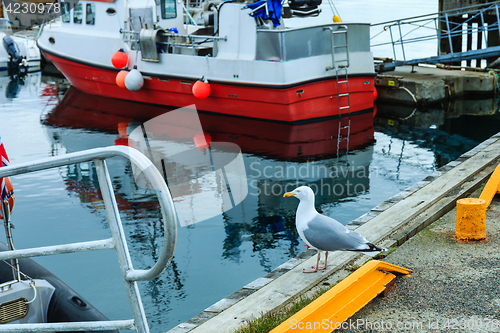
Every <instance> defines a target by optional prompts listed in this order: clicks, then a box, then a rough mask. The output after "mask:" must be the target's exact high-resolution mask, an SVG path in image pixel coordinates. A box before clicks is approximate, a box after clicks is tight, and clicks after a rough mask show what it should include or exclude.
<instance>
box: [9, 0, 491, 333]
mask: <svg viewBox="0 0 500 333" xmlns="http://www.w3.org/2000/svg"><path fill="white" fill-rule="evenodd" d="M335 5H336V7H337V9H338V10H339V12H340V13H341V14H342V18H343V20H344V21H360V20H361V21H365V22H372V23H374V22H382V21H387V20H392V19H395V18H402V17H408V16H415V15H421V14H427V13H432V12H436V11H437V5H438V4H437V1H430V0H425V1H421V2H419V3H415V2H409V1H384V2H382V3H381V2H373V1H362V2H352V1H336V2H335ZM327 8H328V7H327ZM360 8H363V9H362V10H360ZM394 8H398V11H397V13H396V12H395V10H394ZM325 11H326V9H325ZM330 19H331V18H328V20H330ZM424 49H425V48H422V47H420V48H418V47H417V48H413V51H416V53H418V52H420V51H422V50H424ZM427 50H432V52H435V47H434V44H431V45H430V47H429V48H428V49H427ZM408 52H410V51H408ZM374 54H375V55H376V56H387V53H386V51H384V50H374ZM479 109H480V110H481V111H480V114H478V110H479ZM166 111H167V110H166V109H164V108H160V107H152V106H146V105H143V104H135V103H129V102H124V101H117V100H111V99H106V98H100V97H96V96H91V95H87V94H84V93H82V92H79V91H78V90H76V89H74V88H70V87H69V85H68V84H67V82H65V81H64V80H62V79H60V78H57V77H50V76H46V75H42V74H41V73H35V74H31V75H29V76H28V77H27V78H26V79H25V80H24V82H20V81H10V80H9V78H6V77H0V117H1V118H0V119H2V121H1V122H0V136H1V137H2V140H3V142H4V144H5V147H6V149H7V153H8V154H9V158H10V161H11V163H12V164H17V163H21V162H27V161H33V160H37V159H42V158H47V157H50V156H58V155H63V154H66V153H70V152H75V151H81V150H84V149H90V148H95V147H105V146H110V145H117V144H128V142H129V140H128V139H130V138H131V137H132V136H133V132H134V130H135V129H137V128H140V126H141V124H143V125H144V124H147V123H148V120H150V119H151V118H153V117H155V116H160V115H162V114H163V113H165V112H166ZM199 122H200V124H201V127H202V129H203V132H204V133H208V134H209V135H210V136H211V139H212V141H213V142H229V143H232V144H233V145H236V146H237V147H239V149H240V150H241V161H242V163H243V165H244V167H245V173H244V175H243V176H242V177H241V179H240V180H241V181H242V184H243V183H244V185H245V186H246V188H247V189H248V195H246V197H245V198H244V200H243V201H242V202H240V203H239V204H237V205H236V206H235V207H234V208H232V209H222V208H221V207H222V205H223V204H222V202H221V198H220V197H218V196H214V194H213V193H214V191H215V193H217V191H216V190H220V188H219V185H220V184H218V183H215V182H213V181H211V180H210V179H207V178H204V176H203V175H206V174H207V172H208V171H210V170H209V167H208V169H207V166H206V165H192V163H191V164H190V163H187V162H186V159H182V158H181V159H177V160H174V161H172V163H170V164H169V167H170V170H171V171H172V172H173V173H174V176H173V177H174V178H176V179H178V180H179V181H178V182H177V183H175V182H172V179H170V181H169V185H171V188H172V189H173V191H174V190H175V192H176V194H177V196H176V197H175V204H176V209H177V210H178V213H179V214H180V215H181V216H182V219H180V220H182V222H181V224H180V225H179V228H178V243H177V247H176V252H175V256H174V259H173V260H172V263H171V265H170V266H169V267H168V269H167V270H166V272H165V273H164V274H163V275H161V276H160V277H159V278H157V279H155V280H153V281H149V282H143V283H140V286H139V287H140V290H141V295H142V297H143V302H144V306H145V310H146V315H147V317H148V320H149V325H150V328H151V331H152V332H155V333H157V332H165V331H168V330H169V329H170V328H172V327H174V326H175V325H177V324H179V323H181V322H184V321H186V320H189V319H190V318H191V317H193V316H195V315H197V314H198V313H200V312H201V311H203V310H204V309H205V308H207V307H209V306H210V305H212V304H213V303H215V302H217V301H218V300H220V299H221V298H223V297H225V296H227V295H229V294H231V293H233V292H235V291H236V290H238V289H240V288H241V287H242V286H244V285H245V284H247V283H249V282H251V281H253V280H255V279H256V278H259V277H261V276H263V275H265V274H266V273H267V272H270V271H271V270H273V269H274V268H276V267H277V266H279V265H280V264H282V263H283V262H285V261H287V260H288V259H290V258H292V257H294V256H296V255H297V254H299V253H301V252H303V251H304V249H305V248H304V244H303V243H302V241H301V240H300V238H299V236H298V235H297V232H296V230H295V224H294V213H295V209H296V207H297V204H298V202H297V201H296V200H294V199H293V198H291V199H284V198H283V197H282V196H283V193H284V192H285V191H287V190H291V189H293V188H294V187H295V186H297V185H302V184H308V185H310V186H311V187H312V188H313V189H314V190H315V192H316V206H317V208H318V210H320V211H322V212H323V213H324V214H326V215H328V216H331V217H334V218H336V219H337V220H339V221H340V222H341V223H344V224H347V223H348V222H349V221H351V220H353V219H356V218H357V217H359V216H360V215H362V214H364V213H366V212H367V211H368V210H370V209H371V208H373V207H374V206H376V205H378V204H380V203H381V202H382V201H384V200H385V199H388V198H389V197H391V196H393V195H395V194H397V193H398V192H400V191H402V190H404V189H405V188H407V187H409V186H411V185H412V184H414V183H416V182H417V181H419V180H421V179H423V178H425V177H426V176H427V175H428V174H430V173H432V172H433V171H434V170H436V169H437V168H439V167H440V166H442V165H445V164H446V163H448V162H450V161H453V160H455V159H456V158H458V157H459V156H460V155H461V154H462V153H464V152H466V151H468V150H470V149H472V148H473V147H474V146H476V145H477V144H479V143H480V142H481V141H483V140H485V139H487V138H488V137H489V136H491V135H493V134H495V133H497V132H498V131H500V115H499V112H498V100H497V99H490V100H476V101H462V102H460V101H458V102H456V103H454V104H450V105H447V106H446V107H443V108H434V109H426V110H414V109H413V108H406V107H401V106H392V105H379V106H378V114H377V117H376V118H375V119H373V117H372V115H371V114H365V115H361V116H356V117H353V119H352V128H351V135H350V137H349V146H348V147H349V153H348V154H346V150H347V142H345V141H342V142H341V143H340V144H339V145H338V146H337V134H338V131H337V129H338V121H328V122H324V123H318V124H309V125H302V126H289V125H280V124H274V123H266V122H259V121H250V120H241V119H236V118H228V117H221V116H213V115H206V114H201V115H200V118H199ZM145 127H147V126H146V125H145ZM188 127H189V126H186V124H185V123H182V122H181V123H178V124H175V123H174V124H173V125H172V126H171V127H166V128H164V131H163V132H161V131H160V132H161V133H160V135H159V137H161V140H160V139H159V138H158V141H162V140H163V141H162V142H163V143H162V144H161V145H160V146H161V147H159V148H158V149H165V150H168V149H172V150H173V151H175V152H186V151H189V152H192V151H195V152H198V153H199V156H201V157H203V158H207V154H208V153H213V154H214V156H216V155H215V154H217V153H221V156H222V155H224V154H227V151H225V150H224V148H223V147H222V148H221V149H219V150H215V149H214V151H213V152H207V151H201V153H200V151H199V150H197V149H196V145H195V144H194V142H193V135H192V133H190V132H189V130H186V128H188ZM128 136H130V137H129V138H128ZM155 139H157V138H155ZM338 148H340V151H341V152H342V154H341V156H337V155H336V152H337V149H338ZM176 156H177V157H186V156H187V155H185V156H184V155H182V154H181V155H176ZM108 167H109V169H110V173H111V178H112V181H113V185H114V187H115V190H116V200H117V202H118V205H119V209H120V213H121V218H122V222H123V224H124V229H125V231H126V234H127V238H128V242H129V248H130V250H131V254H132V260H133V262H134V268H138V269H145V268H148V267H150V266H151V265H152V264H153V263H154V261H155V260H156V258H157V257H158V251H159V249H160V248H161V242H162V234H161V230H162V221H161V218H160V212H159V206H158V204H157V202H156V200H155V199H154V195H153V194H152V193H151V192H150V191H149V190H147V189H145V188H144V187H142V186H140V184H138V183H136V182H135V179H134V173H133V171H134V170H132V168H131V167H130V165H129V164H128V163H127V162H126V161H125V160H123V159H120V158H116V159H112V160H110V161H109V163H108ZM207 170H208V171H207ZM167 178H168V177H167ZM13 183H14V188H15V192H16V206H15V209H14V212H13V215H12V219H13V223H14V224H15V230H14V240H15V244H16V247H17V248H26V247H30V246H44V245H53V244H62V243H68V242H77V241H78V242H80V241H88V240H95V239H103V238H108V237H110V231H109V227H108V225H107V220H106V214H105V211H104V206H103V203H102V200H101V197H100V193H99V190H98V187H97V178H96V174H95V167H94V166H93V164H91V163H84V164H79V165H75V166H70V167H64V168H59V169H54V170H50V171H44V172H38V173H35V174H29V175H21V176H16V177H13ZM188 194H192V195H191V196H189V195H188ZM217 210H218V213H214V212H215V211H217ZM205 217H208V218H205ZM189 221H197V222H198V223H189ZM366 236H367V238H369V235H366ZM37 261H38V262H39V263H41V264H42V265H44V266H45V267H46V268H48V269H49V270H51V271H52V272H53V273H54V274H55V275H57V276H58V277H59V278H60V279H61V280H63V281H64V282H66V283H67V284H68V285H70V286H71V287H72V288H73V289H75V290H76V291H77V292H79V293H80V294H81V295H82V296H83V297H85V298H86V299H87V300H88V301H90V302H91V303H92V304H93V305H94V306H96V307H97V308H98V309H100V310H101V311H102V312H103V313H104V314H105V315H106V316H108V317H109V318H110V319H127V318H130V317H131V313H130V309H129V306H128V300H127V297H126V294H125V290H124V286H123V282H122V279H121V276H120V275H121V274H120V271H119V267H118V261H117V260H116V255H115V253H114V252H113V251H99V252H92V253H82V254H77V255H76V254H72V255H62V256H59V257H46V258H39V259H37Z"/></svg>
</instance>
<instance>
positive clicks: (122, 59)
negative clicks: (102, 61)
mask: <svg viewBox="0 0 500 333" xmlns="http://www.w3.org/2000/svg"><path fill="white" fill-rule="evenodd" d="M111 63H112V64H113V66H115V67H116V68H123V67H125V66H127V63H128V55H127V54H126V53H125V51H123V49H120V50H119V51H116V52H115V53H113V55H112V56H111Z"/></svg>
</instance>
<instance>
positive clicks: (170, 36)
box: [120, 29, 227, 57]
mask: <svg viewBox="0 0 500 333" xmlns="http://www.w3.org/2000/svg"><path fill="white" fill-rule="evenodd" d="M120 32H121V33H122V34H123V41H124V42H126V43H129V45H130V46H131V49H132V50H140V34H139V33H138V32H137V31H129V30H123V29H122V30H120ZM219 41H227V36H224V37H219V36H208V35H195V34H178V33H169V32H168V31H165V33H164V34H161V36H160V35H159V36H158V39H157V40H156V44H157V45H159V46H160V47H161V49H162V51H163V52H164V53H178V52H180V49H181V48H182V49H186V48H188V49H189V50H190V52H191V53H192V55H194V56H197V55H199V54H198V50H199V49H200V48H202V47H209V48H211V49H212V54H210V55H211V56H212V57H215V56H217V43H218V42H219ZM203 56H205V54H203Z"/></svg>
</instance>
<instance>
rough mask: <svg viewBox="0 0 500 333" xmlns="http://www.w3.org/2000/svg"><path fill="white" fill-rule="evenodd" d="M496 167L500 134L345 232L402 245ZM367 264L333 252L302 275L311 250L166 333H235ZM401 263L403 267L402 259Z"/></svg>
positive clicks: (353, 255) (360, 258)
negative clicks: (324, 267) (315, 268)
mask: <svg viewBox="0 0 500 333" xmlns="http://www.w3.org/2000/svg"><path fill="white" fill-rule="evenodd" d="M499 163H500V133H498V134H496V135H494V136H493V137H491V138H490V139H488V140H486V141H485V142H483V143H482V144H480V145H479V146H477V147H476V148H474V149H472V150H470V151H469V152H467V153H465V154H463V155H462V156H461V157H460V158H458V159H457V160H456V161H453V162H450V163H448V164H447V165H445V166H443V167H442V168H440V169H439V170H437V171H436V172H435V173H433V174H432V175H430V176H428V177H427V178H425V179H424V180H422V181H420V182H418V183H416V184H414V185H413V186H411V187H410V188H408V189H406V190H405V191H403V192H401V193H399V194H397V195H396V196H394V197H392V198H390V199H388V200H386V201H385V202H383V203H382V204H380V205H379V206H377V207H375V208H373V209H372V210H371V211H370V212H368V213H366V214H365V215H363V216H361V217H359V218H358V219H356V220H354V221H352V222H351V223H350V224H349V227H351V228H352V229H356V230H357V231H358V232H360V233H361V234H364V235H366V236H367V238H368V239H369V240H370V241H372V242H373V243H375V244H377V245H379V246H383V247H388V248H390V247H393V246H399V245H402V244H403V243H405V242H406V241H407V240H408V239H410V238H411V237H413V236H414V235H416V234H417V233H418V232H420V231H421V230H423V229H424V228H426V227H427V226H429V225H430V224H431V223H433V222H434V221H436V220H437V219H439V218H440V217H442V216H443V215H444V214H446V213H447V212H449V211H450V210H452V209H453V208H454V207H455V202H456V200H457V199H459V198H462V197H465V196H467V195H468V194H469V193H471V192H473V191H474V190H475V189H477V188H478V187H479V186H480V185H481V184H482V183H483V182H484V181H485V180H486V179H487V178H488V177H489V176H490V174H491V173H492V172H493V170H494V169H495V167H496V166H497V165H498V164H499ZM367 259H368V258H367V257H366V256H364V255H358V254H357V253H353V252H335V253H332V254H331V256H330V258H329V267H328V269H327V270H325V271H321V272H318V273H314V274H303V273H302V270H303V268H309V267H310V266H312V265H313V264H315V263H316V256H315V252H314V251H307V252H304V253H303V254H301V255H300V256H298V257H296V258H293V259H291V260H289V261H288V262H286V263H284V264H283V265H281V266H279V267H277V268H276V269H275V270H274V271H272V272H271V273H269V274H268V275H266V276H264V277H262V278H259V279H257V280H255V281H253V282H251V283H249V284H248V285H246V286H244V287H243V288H242V289H241V290H239V291H238V292H236V293H234V294H233V295H230V296H228V297H226V298H224V299H222V300H220V301H219V302H217V303H215V304H214V305H212V306H210V307H209V308H207V309H206V310H205V311H203V312H202V313H200V314H199V315H198V316H196V317H194V318H192V319H191V320H189V321H187V322H186V323H182V324H179V325H178V326H176V327H175V328H173V329H172V330H170V331H169V332H170V333H174V332H175V333H179V332H192V333H201V332H203V333H206V332H218V333H224V332H233V331H234V330H235V329H237V328H238V327H240V326H241V325H243V324H245V323H246V322H247V321H249V320H251V319H253V318H256V317H259V316H261V315H262V314H263V313H266V312H268V311H273V310H278V309H280V308H282V307H283V306H285V305H286V304H288V303H290V302H291V301H293V300H294V299H296V298H298V297H299V296H300V295H302V294H305V293H308V292H310V291H311V290H314V288H316V287H317V286H318V285H321V284H334V283H335V282H336V281H337V280H338V279H341V278H343V277H345V276H347V275H348V274H349V273H350V268H349V267H350V266H351V265H352V264H353V263H354V264H362V263H364V262H365V261H366V260H367ZM438 260H439V261H438V262H437V263H438V264H439V265H442V266H446V265H449V263H448V262H447V259H446V256H441V257H440V258H439V259H438ZM399 264H400V265H402V266H407V263H405V262H404V260H403V261H402V262H400V263H399ZM409 268H411V267H409ZM471 269H473V267H471Z"/></svg>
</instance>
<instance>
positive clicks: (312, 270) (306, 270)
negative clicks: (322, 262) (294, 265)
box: [302, 267, 319, 273]
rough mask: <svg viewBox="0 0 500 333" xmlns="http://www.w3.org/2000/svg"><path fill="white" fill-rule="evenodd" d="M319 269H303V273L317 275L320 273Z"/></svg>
mask: <svg viewBox="0 0 500 333" xmlns="http://www.w3.org/2000/svg"><path fill="white" fill-rule="evenodd" d="M318 269H319V268H318V267H315V268H311V269H303V270H302V273H316V272H317V271H318Z"/></svg>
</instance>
